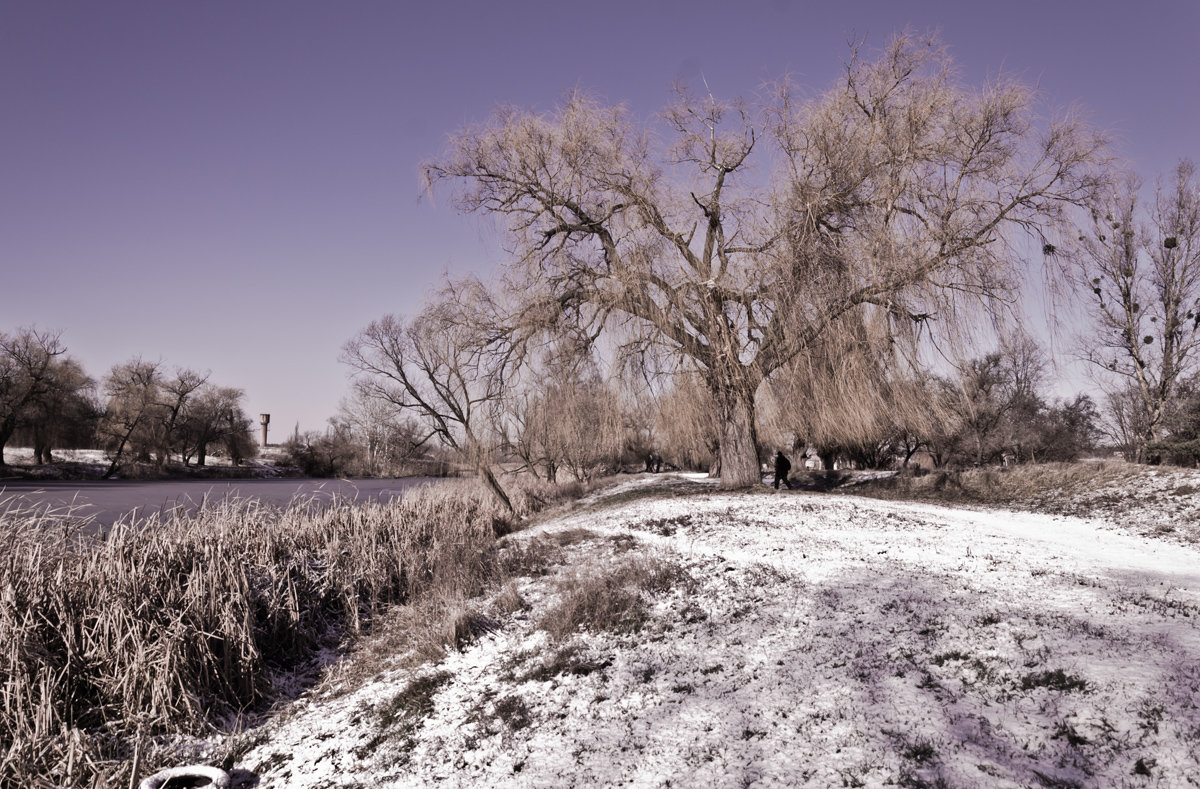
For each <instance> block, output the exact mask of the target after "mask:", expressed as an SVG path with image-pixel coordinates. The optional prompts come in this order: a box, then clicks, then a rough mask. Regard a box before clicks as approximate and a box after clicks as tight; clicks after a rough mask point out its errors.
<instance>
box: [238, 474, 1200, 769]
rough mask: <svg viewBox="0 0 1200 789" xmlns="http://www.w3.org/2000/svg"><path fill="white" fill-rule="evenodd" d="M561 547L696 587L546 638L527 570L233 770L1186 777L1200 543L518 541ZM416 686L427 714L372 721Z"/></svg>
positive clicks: (652, 514)
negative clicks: (433, 652)
mask: <svg viewBox="0 0 1200 789" xmlns="http://www.w3.org/2000/svg"><path fill="white" fill-rule="evenodd" d="M660 484H661V483H660ZM617 492H620V491H617ZM580 530H586V532H581V531H580ZM565 534H575V535H581V534H591V535H592V537H591V538H589V539H583V540H582V541H579V542H575V540H578V539H579V538H578V536H576V537H574V538H572V542H574V544H573V545H572V547H571V548H570V552H571V554H570V555H571V557H572V561H570V562H568V564H567V565H565V566H564V568H563V570H562V573H560V574H566V575H570V574H571V573H576V574H577V573H580V572H601V571H603V568H605V567H608V566H613V565H615V564H619V563H621V562H627V561H631V560H633V559H635V558H643V557H647V556H657V557H664V558H666V559H668V560H670V561H673V562H676V563H678V564H679V565H680V566H682V567H683V568H684V569H685V570H686V571H687V574H688V575H689V576H690V577H691V579H693V581H692V583H690V584H689V583H680V584H677V585H676V586H675V588H674V589H672V590H671V591H669V592H667V593H665V594H661V595H658V596H657V597H656V598H655V599H654V602H653V606H652V608H651V613H652V619H651V621H650V622H649V623H648V624H647V625H646V626H644V627H643V628H642V629H641V630H640V632H635V633H625V634H612V633H590V632H580V633H577V634H576V635H574V636H571V637H569V638H568V639H567V640H566V641H564V642H562V643H556V642H553V641H552V640H551V639H550V638H549V637H548V636H547V634H546V633H545V632H544V631H541V630H538V629H536V627H535V625H536V623H537V622H538V619H539V617H540V615H541V613H542V612H544V611H545V610H546V609H547V608H548V607H549V606H550V605H552V604H553V602H554V601H555V600H556V599H557V598H556V595H557V591H556V590H557V589H558V588H559V587H558V586H557V585H556V581H555V580H554V579H552V578H541V577H529V578H522V579H521V580H520V586H519V588H520V592H521V595H522V597H523V598H524V599H525V601H526V603H527V604H528V606H529V609H528V610H527V611H524V612H522V613H519V614H518V615H516V616H514V617H511V618H509V619H508V620H507V621H506V622H505V623H504V626H503V628H502V629H501V630H500V631H499V632H497V633H494V634H492V635H491V636H488V637H485V638H484V639H482V640H481V641H480V642H479V643H477V644H475V645H473V646H472V647H470V648H468V649H467V650H466V651H465V652H463V653H461V654H460V653H454V654H451V655H450V656H448V657H447V659H446V660H445V661H443V662H442V663H441V664H440V665H438V666H436V667H431V668H426V669H424V670H422V671H420V672H417V673H416V674H413V673H412V672H396V673H394V674H392V675H387V676H383V677H381V678H380V679H379V680H378V681H377V682H374V683H372V684H370V685H368V686H366V687H363V688H361V689H358V690H357V691H355V692H353V693H351V694H349V695H347V696H343V697H341V698H338V699H335V700H333V701H325V702H322V701H321V700H320V699H313V700H311V701H309V702H305V703H302V704H300V705H298V706H297V709H296V710H295V714H294V715H292V716H291V717H289V719H288V720H287V721H285V722H283V723H282V724H281V725H280V726H279V727H278V728H276V729H274V730H272V731H271V733H270V737H269V739H268V740H267V741H265V742H264V743H262V744H260V745H259V746H258V747H257V748H255V749H254V750H253V751H252V752H251V753H249V754H248V755H247V756H246V758H245V759H244V765H245V767H246V769H249V770H252V771H254V772H256V773H258V774H259V775H260V776H261V777H262V779H263V785H265V786H283V785H286V786H289V787H300V786H309V787H327V786H352V785H357V784H358V783H363V784H370V785H379V786H426V785H435V784H436V785H444V786H464V787H465V786H482V785H488V786H514V787H515V786H538V787H540V786H546V787H550V786H617V785H634V786H646V787H650V786H714V787H716V786H720V787H724V786H764V787H765V786H814V787H823V786H843V785H844V786H879V785H885V784H888V783H892V784H900V785H908V786H935V785H939V782H942V785H949V786H979V787H1009V786H1011V787H1017V786H1038V785H1049V786H1097V787H1100V786H1125V785H1127V786H1187V785H1197V784H1200V751H1198V745H1197V743H1198V742H1200V712H1198V710H1197V706H1196V704H1197V702H1198V701H1200V663H1198V660H1197V658H1198V656H1200V628H1198V624H1200V571H1198V570H1200V563H1198V562H1197V561H1196V560H1197V558H1200V557H1198V554H1197V551H1196V550H1194V549H1192V548H1189V547H1182V546H1178V545H1170V544H1166V543H1161V542H1154V541H1151V540H1149V539H1147V538H1143V537H1136V536H1130V535H1129V534H1126V533H1124V532H1122V531H1120V530H1117V529H1114V528H1111V527H1106V526H1103V525H1100V524H1098V523H1096V522H1089V521H1082V520H1077V519H1073V518H1064V517H1051V516H1040V515H1031V514H1025V513H1008V512H998V511H991V512H988V511H975V510H959V509H953V508H946V507H938V506H931V505H922V504H909V503H895V502H880V501H873V500H864V499H856V498H848V497H836V496H824V495H817V494H797V493H786V494H783V493H781V494H770V493H752V494H724V493H716V492H713V493H700V494H693V495H691V496H688V497H686V498H658V499H655V498H647V499H642V500H635V501H629V502H627V503H624V504H617V505H613V506H607V507H605V506H603V505H601V506H598V507H594V508H586V509H581V510H579V511H577V512H575V513H572V514H568V515H566V516H563V517H561V518H558V519H555V520H554V521H552V522H549V523H547V524H545V525H543V526H542V527H539V528H538V529H535V530H531V531H530V532H525V533H521V534H519V535H516V536H515V540H517V541H531V540H543V541H550V540H553V539H554V538H555V535H565ZM630 535H632V537H634V538H635V539H636V543H633V542H632V541H631V540H630V539H629V536H630ZM414 677H417V678H418V679H421V680H422V681H424V682H426V684H428V685H429V686H430V687H431V688H432V691H433V692H432V693H431V694H430V704H429V707H428V710H427V711H426V713H422V714H421V715H419V716H412V717H410V718H407V719H405V720H406V721H407V722H406V723H404V725H403V726H397V724H395V722H394V721H393V722H389V723H386V724H384V723H381V722H380V721H381V720H382V717H381V714H380V711H381V710H385V709H389V708H390V707H389V704H390V705H391V706H392V707H394V706H395V700H396V699H398V698H400V697H401V696H402V695H403V694H404V693H405V692H407V691H406V689H409V688H411V687H416V685H413V684H412V681H413V679H414ZM389 727H390V728H389Z"/></svg>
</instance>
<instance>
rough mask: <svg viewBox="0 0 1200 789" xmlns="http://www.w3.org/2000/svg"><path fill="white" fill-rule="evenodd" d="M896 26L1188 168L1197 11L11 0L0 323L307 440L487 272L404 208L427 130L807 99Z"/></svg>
mask: <svg viewBox="0 0 1200 789" xmlns="http://www.w3.org/2000/svg"><path fill="white" fill-rule="evenodd" d="M908 25H911V26H913V27H915V28H916V29H918V30H925V29H934V28H936V29H940V30H941V33H942V38H943V40H944V41H945V42H946V43H947V44H948V45H949V46H950V48H951V51H952V53H953V54H954V56H955V57H956V59H957V60H958V62H959V64H960V66H961V67H962V68H963V70H964V75H965V77H966V79H967V80H968V81H970V82H973V83H979V82H981V81H983V80H984V79H985V78H987V77H988V76H989V75H995V74H996V73H997V72H999V71H1004V72H1007V73H1009V74H1015V75H1018V76H1021V77H1023V78H1024V79H1025V80H1026V81H1028V82H1031V83H1036V84H1038V85H1040V87H1041V88H1042V89H1043V90H1044V92H1045V94H1046V96H1047V97H1048V99H1049V100H1050V101H1052V102H1054V103H1057V104H1066V103H1071V102H1078V103H1079V104H1081V105H1082V106H1083V107H1084V108H1085V109H1086V110H1087V111H1088V112H1089V114H1090V117H1091V119H1092V121H1093V122H1094V123H1095V124H1096V125H1098V126H1101V127H1103V128H1106V129H1108V130H1110V131H1111V132H1112V133H1114V134H1115V135H1116V136H1117V138H1118V139H1119V140H1120V141H1121V151H1122V152H1123V153H1124V155H1125V156H1127V157H1128V158H1129V160H1130V161H1131V162H1132V163H1133V164H1134V166H1135V167H1136V168H1137V169H1138V170H1139V171H1140V172H1142V173H1143V174H1144V175H1146V176H1147V177H1148V178H1152V177H1153V176H1154V174H1156V173H1157V172H1160V171H1165V170H1168V169H1169V168H1171V167H1172V166H1173V164H1174V163H1175V161H1177V160H1178V159H1179V158H1180V157H1182V156H1187V157H1190V158H1192V159H1194V160H1197V161H1200V0H1160V1H1156V0H1142V1H1141V2H1137V3H1134V2H1130V1H1129V0H1120V1H1116V0H1094V1H1092V2H1085V1H1081V2H1066V1H1065V0H1037V1H1035V2H1034V1H1029V0H1014V1H1012V2H1007V3H991V2H988V3H983V2H975V1H974V0H945V1H944V2H936V1H935V0H925V2H902V1H901V0H868V1H865V2H864V1H859V2H856V1H855V0H844V1H843V2H831V1H830V0H822V1H821V2H807V1H806V0H742V2H708V1H707V0H636V1H634V2H631V1H630V0H605V2H593V3H570V2H562V1H561V0H559V1H558V2H521V1H520V0H508V2H500V1H499V0H488V1H486V2H474V1H471V2H467V1H464V0H445V1H444V2H433V1H432V0H429V1H428V2H403V0H393V1H391V2H384V1H383V0H377V1H375V2H362V1H359V0H338V1H337V2H334V1H333V0H329V2H305V1H303V0H286V1H282V0H281V1H275V0H255V1H254V2H245V1H244V0H203V2H201V0H193V1H191V2H182V1H167V0H153V1H150V0H147V2H126V1H123V0H110V1H107V2H91V1H90V0H89V1H87V2H83V1H81V2H59V1H57V0H4V1H3V2H2V3H0V108H2V113H3V114H2V116H0V330H6V331H7V330H12V329H15V328H17V327H19V326H26V325H30V324H36V325H37V326H38V327H39V328H44V329H60V330H62V332H63V339H64V341H65V343H66V345H67V347H68V349H69V352H70V353H71V354H72V355H73V356H74V357H75V358H77V359H79V360H80V361H81V362H82V363H83V365H84V366H85V368H86V369H87V370H88V372H89V373H91V374H92V375H93V376H94V377H96V378H100V377H101V376H102V375H103V374H104V373H105V372H106V371H107V370H108V368H109V367H110V366H111V365H113V364H114V363H117V362H120V361H124V360H126V359H128V358H130V357H131V356H134V355H140V356H142V357H143V358H147V359H162V360H164V361H165V362H167V363H168V365H180V366H185V367H191V368H194V369H199V370H211V371H212V380H213V381H214V382H216V383H219V384H222V385H227V386H237V387H241V388H242V389H244V390H245V391H246V394H247V398H246V406H247V411H248V412H249V413H250V414H252V415H253V414H258V413H260V412H270V413H271V414H272V424H271V427H272V433H271V440H272V441H276V440H281V439H283V438H284V437H285V436H286V434H287V433H290V431H291V429H292V427H293V426H294V425H295V424H296V423H297V422H298V423H299V424H300V426H301V428H302V429H305V430H308V429H320V428H322V427H323V426H324V424H325V420H326V418H327V417H329V416H331V415H333V414H334V413H335V412H336V410H337V405H338V401H339V399H340V398H341V397H343V396H344V395H345V393H346V392H347V383H346V381H347V379H346V370H345V368H344V367H342V366H341V365H339V364H338V362H337V356H338V352H339V349H340V347H341V345H342V344H343V343H344V342H345V341H346V340H347V339H348V338H349V337H351V336H352V335H353V334H354V333H355V332H356V331H357V330H358V329H360V328H362V327H363V326H365V325H366V324H367V323H368V322H369V321H370V320H372V319H374V318H377V317H379V316H381V315H384V314H386V313H389V312H398V313H404V312H411V311H413V310H414V309H415V308H416V307H417V306H418V304H419V303H420V301H421V299H422V298H423V296H424V295H425V293H426V292H427V291H428V290H429V289H431V288H432V287H433V286H435V285H436V283H437V281H438V279H439V277H440V276H441V275H442V274H443V273H444V272H446V271H451V272H463V271H469V270H474V271H484V270H486V269H487V267H488V266H489V265H490V264H491V263H494V262H495V261H496V260H498V259H499V258H500V257H501V253H500V251H499V249H498V246H497V244H496V243H495V239H493V238H491V237H489V235H488V234H487V233H486V232H484V230H483V229H482V225H481V224H480V222H479V221H478V220H477V219H476V218H474V217H470V216H460V215H458V214H457V213H456V212H455V211H454V210H453V209H452V208H451V207H449V206H448V205H446V203H445V201H444V200H443V201H441V202H440V203H439V202H438V201H431V200H429V199H428V198H424V199H423V198H421V196H420V189H419V184H418V177H417V171H418V165H419V164H420V162H421V161H422V160H425V159H428V158H430V157H433V156H435V155H437V154H438V153H439V152H440V151H441V150H442V148H443V146H444V144H445V141H446V138H447V135H449V134H450V133H452V132H454V131H455V130H456V129H458V128H459V127H461V126H463V125H464V124H466V123H469V122H472V121H477V120H482V119H484V118H486V117H487V115H488V114H489V112H490V111H491V110H492V109H493V108H494V107H495V106H497V105H498V104H502V103H513V104H517V105H521V106H526V107H532V108H536V109H548V108H550V107H551V106H552V105H553V104H554V103H555V101H556V100H557V99H558V98H559V97H560V96H562V95H563V93H564V92H566V91H567V90H569V89H571V88H573V87H575V86H582V87H584V88H587V89H590V90H593V91H594V92H596V93H598V94H599V95H600V96H602V97H604V98H606V99H608V100H610V101H613V102H625V103H627V104H628V106H629V107H630V109H631V110H632V111H633V112H634V114H635V115H636V116H639V117H646V118H649V117H651V116H653V115H654V113H656V112H657V111H658V110H659V109H660V108H661V107H662V106H663V105H664V104H665V103H666V102H667V100H668V99H669V91H670V86H671V85H672V84H673V83H674V82H676V81H677V80H683V81H688V82H691V83H692V84H697V83H698V81H699V79H700V78H701V77H703V78H704V80H706V81H707V84H708V86H709V87H710V89H711V90H712V91H713V93H714V94H715V95H717V96H719V97H730V98H731V97H733V96H737V95H745V96H749V95H751V94H752V93H753V92H754V91H755V90H756V89H757V88H758V87H759V86H760V85H761V84H762V83H763V82H765V81H769V80H773V79H776V78H778V77H780V76H781V75H784V74H791V75H792V76H793V77H795V78H796V79H797V81H798V82H800V83H801V84H803V85H805V86H808V87H810V88H811V89H812V90H813V91H819V90H822V89H824V88H826V87H828V86H829V85H830V84H831V83H832V81H833V80H834V78H835V76H836V74H837V70H838V68H839V66H840V58H842V57H843V56H844V55H845V53H846V51H847V47H846V41H847V40H848V39H850V38H853V37H861V36H864V35H866V36H868V37H869V43H870V44H875V45H879V44H881V43H882V42H883V41H884V39H886V38H887V37H888V36H889V35H890V34H891V33H892V32H893V31H895V30H898V29H901V28H903V27H905V26H908Z"/></svg>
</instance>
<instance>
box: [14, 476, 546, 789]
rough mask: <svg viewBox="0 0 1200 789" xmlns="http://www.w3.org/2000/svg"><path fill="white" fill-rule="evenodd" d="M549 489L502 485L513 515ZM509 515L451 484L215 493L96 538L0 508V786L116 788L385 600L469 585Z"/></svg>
mask: <svg viewBox="0 0 1200 789" xmlns="http://www.w3.org/2000/svg"><path fill="white" fill-rule="evenodd" d="M554 494H555V492H554V491H551V490H542V491H535V490H531V489H529V488H524V487H518V488H514V489H513V490H512V491H511V494H510V495H511V496H512V497H513V499H514V502H515V504H516V505H517V507H518V511H517V513H515V515H514V516H512V517H524V516H527V515H528V514H529V513H531V512H532V511H533V510H534V509H536V508H537V507H538V506H541V505H542V504H544V503H546V502H552V501H553V500H554ZM509 518H510V515H509V514H508V513H505V512H502V511H501V510H500V509H499V508H498V507H497V506H496V505H495V504H494V503H493V500H492V499H491V497H490V496H489V495H488V494H487V493H486V492H484V491H483V490H482V489H481V487H480V486H478V485H477V484H474V483H472V482H467V481H460V482H444V483H439V484H438V485H436V486H425V487H420V488H418V489H416V490H415V491H413V492H412V493H410V494H406V495H405V496H404V497H403V498H401V499H399V500H395V501H389V502H370V503H366V504H354V503H353V502H350V501H347V500H331V501H329V502H326V503H322V504H319V505H317V506H310V505H309V504H308V503H305V502H296V503H294V504H291V505H289V506H287V507H286V508H282V509H280V508H275V507H271V506H268V505H265V504H263V503H261V502H259V501H257V500H254V499H240V500H226V501H223V502H219V503H216V504H214V505H212V506H206V507H202V508H200V509H199V510H197V511H196V512H195V513H187V512H183V511H180V510H172V511H169V512H160V513H152V514H150V515H149V516H148V517H146V518H143V519H140V520H138V521H137V522H136V523H135V522H132V521H130V522H123V523H119V524H118V525H117V527H116V528H114V529H113V530H112V531H110V532H109V533H108V534H107V535H106V537H105V539H103V540H97V539H92V538H90V537H88V535H87V534H85V533H83V531H82V529H83V528H84V527H83V526H82V525H79V524H75V525H72V524H71V523H70V522H56V523H53V524H50V523H48V522H47V520H46V516H44V515H42V516H38V515H36V514H34V515H28V514H26V515H23V514H20V513H12V512H9V513H4V514H3V517H0V543H2V544H4V545H5V561H4V562H0V595H2V598H0V632H2V633H4V634H5V647H6V648H5V649H4V650H3V652H2V654H0V700H2V702H3V703H2V704H0V743H3V744H4V749H3V752H0V785H5V786H8V785H13V786H34V785H46V782H47V781H48V782H50V785H56V786H60V785H61V786H85V785H112V786H125V785H128V784H129V783H130V778H131V773H133V772H138V771H144V772H153V770H154V769H157V768H158V767H160V766H169V765H172V764H174V763H176V762H177V761H178V760H179V758H180V753H181V751H180V745H179V744H180V743H181V742H189V741H191V740H189V739H188V738H195V737H203V736H206V735H210V734H212V733H213V732H218V731H229V730H231V729H232V730H236V729H238V728H240V726H241V724H240V723H239V721H245V720H249V719H253V717H254V716H257V715H260V714H262V713H263V712H264V711H265V710H266V709H267V708H268V707H269V706H270V705H272V704H276V703H278V702H279V701H280V700H281V699H283V698H287V697H289V696H290V695H291V693H292V692H294V691H295V689H296V688H301V687H304V686H306V685H308V684H310V683H311V678H312V677H314V676H315V675H316V674H317V673H318V672H320V671H321V670H322V669H323V668H324V667H325V666H327V665H328V664H330V663H331V662H333V661H336V660H337V658H338V657H339V656H340V655H341V654H342V653H343V652H344V651H345V650H347V649H349V648H350V647H351V646H352V645H353V644H355V643H356V642H357V640H358V639H359V638H361V637H362V636H363V635H364V634H367V633H369V632H371V631H372V629H373V628H374V627H375V625H376V623H377V621H378V620H379V618H380V617H381V616H383V615H384V614H385V613H387V612H388V611H390V610H391V609H393V608H394V607H396V606H414V605H426V604H428V605H432V606H435V607H438V608H439V610H443V609H442V607H444V606H446V605H451V604H452V603H453V601H455V600H460V599H469V598H471V597H474V596H477V595H480V594H482V593H483V592H484V591H485V590H486V589H488V588H490V587H491V586H492V585H494V584H495V582H496V577H497V576H496V574H497V572H498V565H497V560H496V551H495V539H496V535H497V534H502V533H505V532H507V531H508V530H509V529H511V528H512V526H511V523H510V521H509ZM439 621H440V620H439ZM443 626H449V627H450V632H451V633H453V632H454V628H455V620H454V619H453V617H451V618H450V619H449V620H448V625H443ZM438 643H440V642H438ZM97 782H98V783H97Z"/></svg>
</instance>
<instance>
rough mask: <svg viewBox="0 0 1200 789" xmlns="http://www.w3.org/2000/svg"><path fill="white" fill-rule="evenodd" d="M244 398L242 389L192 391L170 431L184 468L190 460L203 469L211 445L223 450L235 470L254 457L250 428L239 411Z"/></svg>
mask: <svg viewBox="0 0 1200 789" xmlns="http://www.w3.org/2000/svg"><path fill="white" fill-rule="evenodd" d="M179 380H180V379H179V378H177V379H176V382H177V383H178V382H179ZM245 396H246V393H245V392H243V391H242V390H241V389H237V388H234V387H230V386H214V385H212V384H209V383H203V384H201V385H199V386H198V387H197V388H196V389H194V390H193V391H192V393H191V395H190V396H189V397H188V398H187V399H186V402H185V404H184V407H183V409H182V412H181V414H180V416H179V417H178V418H177V419H176V420H175V421H174V429H173V430H172V435H174V439H173V443H174V445H175V446H177V447H178V448H179V452H180V455H181V457H182V459H183V462H184V464H185V465H186V464H187V462H188V460H189V459H190V458H191V457H193V456H195V458H196V465H197V466H203V465H205V464H206V463H207V462H208V451H209V448H210V447H212V446H214V445H218V446H221V447H223V448H224V449H225V452H226V454H227V455H228V457H229V459H230V461H232V463H233V464H234V465H235V466H236V465H240V464H241V462H242V460H244V459H245V458H247V457H249V456H251V455H252V454H254V450H253V446H254V441H253V440H252V439H251V436H250V433H251V427H252V425H251V422H250V418H249V417H247V416H246V412H245V409H243V408H242V399H243V398H244V397H245Z"/></svg>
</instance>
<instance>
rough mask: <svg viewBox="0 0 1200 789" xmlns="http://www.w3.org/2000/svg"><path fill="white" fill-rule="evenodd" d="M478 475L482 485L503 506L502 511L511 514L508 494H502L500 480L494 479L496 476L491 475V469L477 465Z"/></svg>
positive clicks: (481, 464)
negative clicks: (486, 487) (484, 485)
mask: <svg viewBox="0 0 1200 789" xmlns="http://www.w3.org/2000/svg"><path fill="white" fill-rule="evenodd" d="M479 473H480V475H481V476H482V477H483V481H484V483H485V484H486V485H487V486H488V490H490V491H491V492H492V494H493V495H495V497H496V498H497V499H499V500H500V503H501V504H503V505H504V509H505V510H506V511H507V512H508V514H510V515H511V514H513V512H514V511H515V510H514V509H513V505H512V502H511V501H509V498H508V494H507V493H505V492H504V488H502V487H500V480H498V479H496V475H495V474H493V473H492V469H491V467H490V466H488V465H487V464H486V463H480V464H479Z"/></svg>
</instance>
